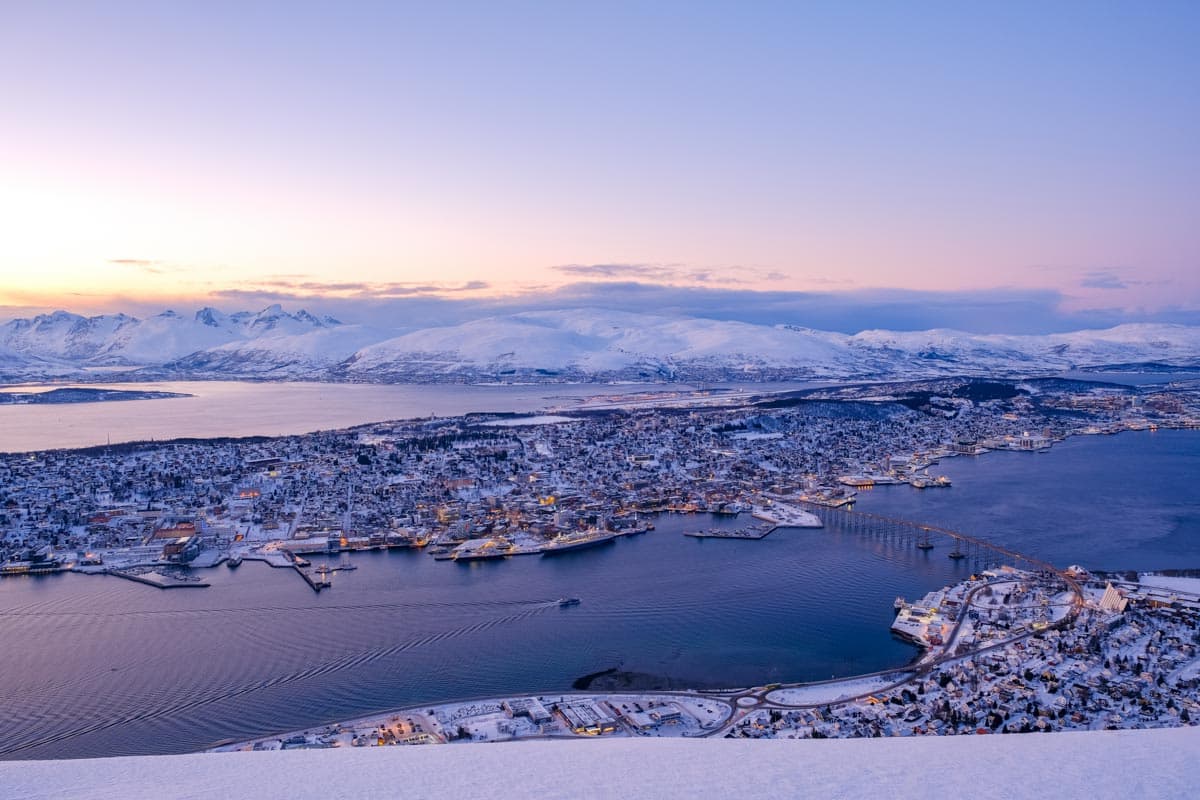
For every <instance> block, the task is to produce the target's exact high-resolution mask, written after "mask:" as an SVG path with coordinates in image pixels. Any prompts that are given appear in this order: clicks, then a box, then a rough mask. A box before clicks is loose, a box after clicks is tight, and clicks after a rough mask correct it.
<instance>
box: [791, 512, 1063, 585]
mask: <svg viewBox="0 0 1200 800" xmlns="http://www.w3.org/2000/svg"><path fill="white" fill-rule="evenodd" d="M797 505H800V506H802V507H803V508H804V510H805V511H811V512H812V513H813V514H816V515H817V517H818V518H819V519H820V520H821V522H822V523H824V525H825V527H827V528H832V529H834V530H844V531H850V532H852V533H857V534H860V535H862V536H868V537H871V538H874V539H878V540H880V541H883V542H889V543H891V544H894V545H897V546H911V547H914V548H920V549H922V550H927V551H929V552H930V553H931V554H934V553H942V554H943V555H945V556H947V557H950V558H953V559H955V560H959V561H961V562H962V563H964V564H966V565H968V566H970V567H971V569H972V570H973V571H976V572H978V571H980V570H984V569H989V568H993V567H999V566H1002V565H1008V566H1012V567H1015V568H1017V569H1023V570H1029V571H1033V572H1039V571H1046V572H1053V573H1061V570H1060V569H1059V568H1058V567H1055V566H1054V565H1053V564H1050V563H1048V562H1046V561H1043V560H1041V559H1038V558H1034V557H1032V556H1028V555H1025V554H1024V553H1018V552H1017V551H1015V550H1012V549H1010V548H1007V547H1004V546H1002V545H999V544H996V543H995V542H989V541H987V540H986V539H980V538H979V537H977V536H970V535H968V534H965V533H962V532H961V531H955V530H951V529H950V528H943V527H941V526H939V525H930V524H928V523H923V522H912V521H910V520H906V519H897V518H895V517H886V516H883V515H881V514H872V513H870V512H867V511H854V510H852V509H850V508H847V507H845V506H840V507H837V508H833V507H830V506H823V505H820V504H818V503H810V502H807V501H799V502H798V503H797Z"/></svg>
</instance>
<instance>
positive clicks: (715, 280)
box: [550, 262, 788, 286]
mask: <svg viewBox="0 0 1200 800" xmlns="http://www.w3.org/2000/svg"><path fill="white" fill-rule="evenodd" d="M550 269H552V270H554V271H555V272H560V273H562V274H563V275H569V276H571V277H573V278H604V279H612V280H621V279H624V280H637V281H648V282H651V283H665V284H684V285H689V284H690V285H701V286H739V285H746V284H750V283H754V282H761V281H781V280H786V279H787V277H788V276H787V275H785V274H783V273H782V272H776V271H764V270H759V269H755V268H754V267H746V266H741V265H738V264H734V265H724V266H695V265H690V264H652V263H637V262H635V263H628V264H626V263H615V264H558V265H556V266H552V267H550Z"/></svg>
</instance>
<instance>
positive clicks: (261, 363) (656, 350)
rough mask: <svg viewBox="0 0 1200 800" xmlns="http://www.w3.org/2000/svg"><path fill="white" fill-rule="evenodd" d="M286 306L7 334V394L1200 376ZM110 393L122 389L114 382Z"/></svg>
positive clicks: (3, 359) (1101, 359) (1099, 352)
mask: <svg viewBox="0 0 1200 800" xmlns="http://www.w3.org/2000/svg"><path fill="white" fill-rule="evenodd" d="M397 333H399V332H397V331H387V330H379V329H373V328H368V327H364V326H360V325H345V324H342V323H340V322H338V321H337V320H334V319H331V318H328V317H325V318H318V317H316V316H314V315H312V314H310V313H308V312H306V311H297V312H295V313H289V312H287V311H284V310H283V309H282V308H281V307H280V306H278V305H273V306H270V307H268V308H265V309H263V310H261V311H258V312H252V311H242V312H238V313H234V314H225V313H223V312H221V311H218V310H216V309H213V308H204V309H201V310H200V311H197V312H196V313H195V314H192V315H182V314H177V313H175V312H173V311H166V312H163V313H162V314H158V315H156V316H153V317H149V318H146V319H137V318H135V317H131V316H128V315H125V314H110V315H102V316H97V317H83V316H80V315H77V314H71V313H68V312H65V311H56V312H54V313H53V314H44V315H40V316H37V317H34V318H32V319H18V320H13V321H11V322H8V323H7V324H5V325H3V326H0V380H5V381H17V380H41V379H49V378H55V377H66V378H71V379H72V380H77V379H80V378H81V377H84V376H85V375H86V371H87V370H95V369H96V368H101V367H113V366H123V367H128V368H130V370H129V371H126V372H123V373H122V377H126V378H135V379H149V380H152V379H156V378H160V379H161V378H269V379H277V380H299V379H309V380H350V381H376V382H379V381H391V382H421V381H465V382H471V381H489V380H609V379H628V380H638V379H640V380H663V379H666V380H691V381H717V380H736V379H739V378H743V379H754V380H772V379H802V378H850V379H870V378H890V377H928V376H936V375H972V374H1003V375H1023V374H1045V373H1052V372H1059V371H1063V370H1068V369H1075V368H1081V367H1103V366H1108V365H1120V364H1144V363H1156V364H1170V365H1175V366H1188V367H1197V366H1200V327H1188V326H1182V325H1157V324H1132V325H1121V326H1118V327H1116V328H1110V329H1108V330H1096V331H1077V332H1074V333H1063V334H1048V335H1042V336H1013V335H999V334H974V333H964V332H962V331H953V330H930V331H882V330H869V331H863V332H861V333H857V334H853V335H847V334H842V333H831V332H827V331H818V330H813V329H810V328H803V327H799V326H794V325H755V324H750V323H745V322H730V321H723V320H712V319H701V318H695V317H677V316H665V315H653V314H635V313H629V312H614V311H608V310H600V309H565V310H558V311H539V312H528V313H522V314H512V315H508V316H501V317H492V318H488V319H480V320H474V321H471V322H466V323H463V324H459V325H452V326H445V327H435V328H424V329H420V330H412V331H407V332H403V333H400V335H397ZM105 377H106V379H111V377H112V375H111V374H106V376H105Z"/></svg>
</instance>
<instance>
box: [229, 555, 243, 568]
mask: <svg viewBox="0 0 1200 800" xmlns="http://www.w3.org/2000/svg"><path fill="white" fill-rule="evenodd" d="M241 565H242V557H241V556H240V555H236V556H230V557H229V560H228V561H226V562H225V566H227V567H229V568H230V569H237V568H238V567H240V566H241Z"/></svg>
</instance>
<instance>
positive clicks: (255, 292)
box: [213, 276, 490, 300]
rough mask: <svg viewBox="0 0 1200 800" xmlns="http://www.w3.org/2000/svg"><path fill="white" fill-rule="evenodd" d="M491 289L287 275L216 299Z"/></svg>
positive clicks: (478, 284)
mask: <svg viewBox="0 0 1200 800" xmlns="http://www.w3.org/2000/svg"><path fill="white" fill-rule="evenodd" d="M488 288H490V284H489V283H487V282H486V281H466V282H464V283H456V284H445V283H412V282H382V283H378V282H368V281H333V282H330V281H312V280H293V279H291V278H290V277H286V276H283V277H281V276H273V277H272V278H270V279H267V280H261V281H248V282H244V283H242V284H240V285H239V286H237V287H234V288H230V289H221V290H218V291H216V292H214V293H213V296H214V297H245V296H261V297H276V298H299V299H313V298H316V299H321V298H330V297H333V298H356V299H364V300H374V299H386V298H398V297H416V296H426V295H432V296H440V295H454V294H462V293H469V292H479V291H483V290H485V289H488Z"/></svg>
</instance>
